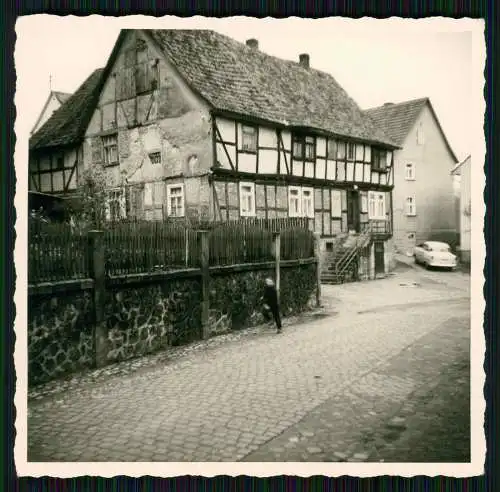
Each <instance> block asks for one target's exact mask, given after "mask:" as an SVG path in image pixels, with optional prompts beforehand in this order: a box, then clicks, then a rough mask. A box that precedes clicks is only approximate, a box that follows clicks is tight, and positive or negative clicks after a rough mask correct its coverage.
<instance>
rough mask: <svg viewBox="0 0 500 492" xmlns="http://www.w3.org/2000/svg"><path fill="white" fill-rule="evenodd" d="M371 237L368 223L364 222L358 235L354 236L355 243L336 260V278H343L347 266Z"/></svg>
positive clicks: (368, 242)
mask: <svg viewBox="0 0 500 492" xmlns="http://www.w3.org/2000/svg"><path fill="white" fill-rule="evenodd" d="M371 239H372V236H371V227H370V224H369V223H367V224H364V226H363V229H362V231H361V233H360V235H359V236H358V237H357V238H356V242H355V244H354V245H353V246H352V247H350V248H349V249H348V250H347V251H346V252H345V253H344V255H343V256H342V257H341V258H340V259H339V261H338V262H336V265H335V274H336V275H337V277H338V278H343V276H344V275H345V274H346V273H347V271H348V269H349V267H350V266H351V265H352V263H353V261H354V260H355V258H357V257H358V256H359V252H360V251H361V250H362V249H365V248H366V247H367V246H368V244H370V242H371Z"/></svg>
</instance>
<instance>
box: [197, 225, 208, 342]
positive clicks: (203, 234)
mask: <svg viewBox="0 0 500 492" xmlns="http://www.w3.org/2000/svg"><path fill="white" fill-rule="evenodd" d="M208 234H209V231H205V230H201V231H198V237H199V238H200V246H201V247H200V267H201V327H202V330H203V339H207V338H208V336H209V325H208V322H209V309H210V298H209V296H210V291H209V289H210V269H209V261H210V250H209V242H208V239H209V237H208Z"/></svg>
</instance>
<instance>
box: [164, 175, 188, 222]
mask: <svg viewBox="0 0 500 492" xmlns="http://www.w3.org/2000/svg"><path fill="white" fill-rule="evenodd" d="M166 188H167V189H166V199H167V216H168V217H184V216H185V215H186V195H185V190H184V183H170V184H167V187H166ZM177 188H180V189H181V194H180V195H174V196H175V197H176V198H177V197H178V196H180V197H181V205H182V207H181V208H182V213H181V214H180V215H172V190H173V189H177Z"/></svg>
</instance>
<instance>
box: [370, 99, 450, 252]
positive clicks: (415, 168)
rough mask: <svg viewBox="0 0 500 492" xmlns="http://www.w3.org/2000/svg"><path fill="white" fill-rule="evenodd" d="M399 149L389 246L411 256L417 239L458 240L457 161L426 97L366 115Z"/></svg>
mask: <svg viewBox="0 0 500 492" xmlns="http://www.w3.org/2000/svg"><path fill="white" fill-rule="evenodd" d="M366 113H367V114H369V115H370V116H371V118H372V119H373V121H374V122H375V124H376V125H378V127H379V128H380V129H383V130H385V132H386V134H387V135H388V136H389V137H390V138H391V139H392V140H393V141H394V142H395V143H396V144H398V145H399V146H400V147H401V148H400V149H399V150H397V151H396V152H395V153H394V190H393V200H394V203H393V216H394V243H395V245H396V248H397V249H398V250H399V251H400V252H402V253H407V254H412V252H413V249H414V247H415V245H416V244H417V243H419V242H422V241H427V240H437V241H445V242H447V243H450V245H452V246H454V245H455V244H456V242H457V241H458V223H457V217H456V205H455V203H456V202H455V197H454V193H453V180H452V178H451V176H450V171H451V170H452V169H453V167H454V166H455V165H456V164H457V163H458V159H457V158H456V156H455V153H454V152H453V150H452V149H451V146H450V144H449V142H448V140H447V138H446V135H445V133H444V131H443V129H442V127H441V124H440V123H439V120H438V117H437V115H436V113H435V111H434V108H433V107H432V104H431V101H430V100H429V98H426V97H425V98H421V99H415V100H412V101H405V102H402V103H396V104H394V103H386V104H384V105H383V106H380V107H378V108H373V109H369V110H367V111H366Z"/></svg>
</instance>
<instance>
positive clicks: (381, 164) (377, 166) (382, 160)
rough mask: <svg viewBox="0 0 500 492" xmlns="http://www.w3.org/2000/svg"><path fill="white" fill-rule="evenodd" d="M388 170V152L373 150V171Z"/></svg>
mask: <svg viewBox="0 0 500 492" xmlns="http://www.w3.org/2000/svg"><path fill="white" fill-rule="evenodd" d="M386 168H387V152H386V151H385V150H381V149H372V169H373V170H374V171H385V170H386Z"/></svg>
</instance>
